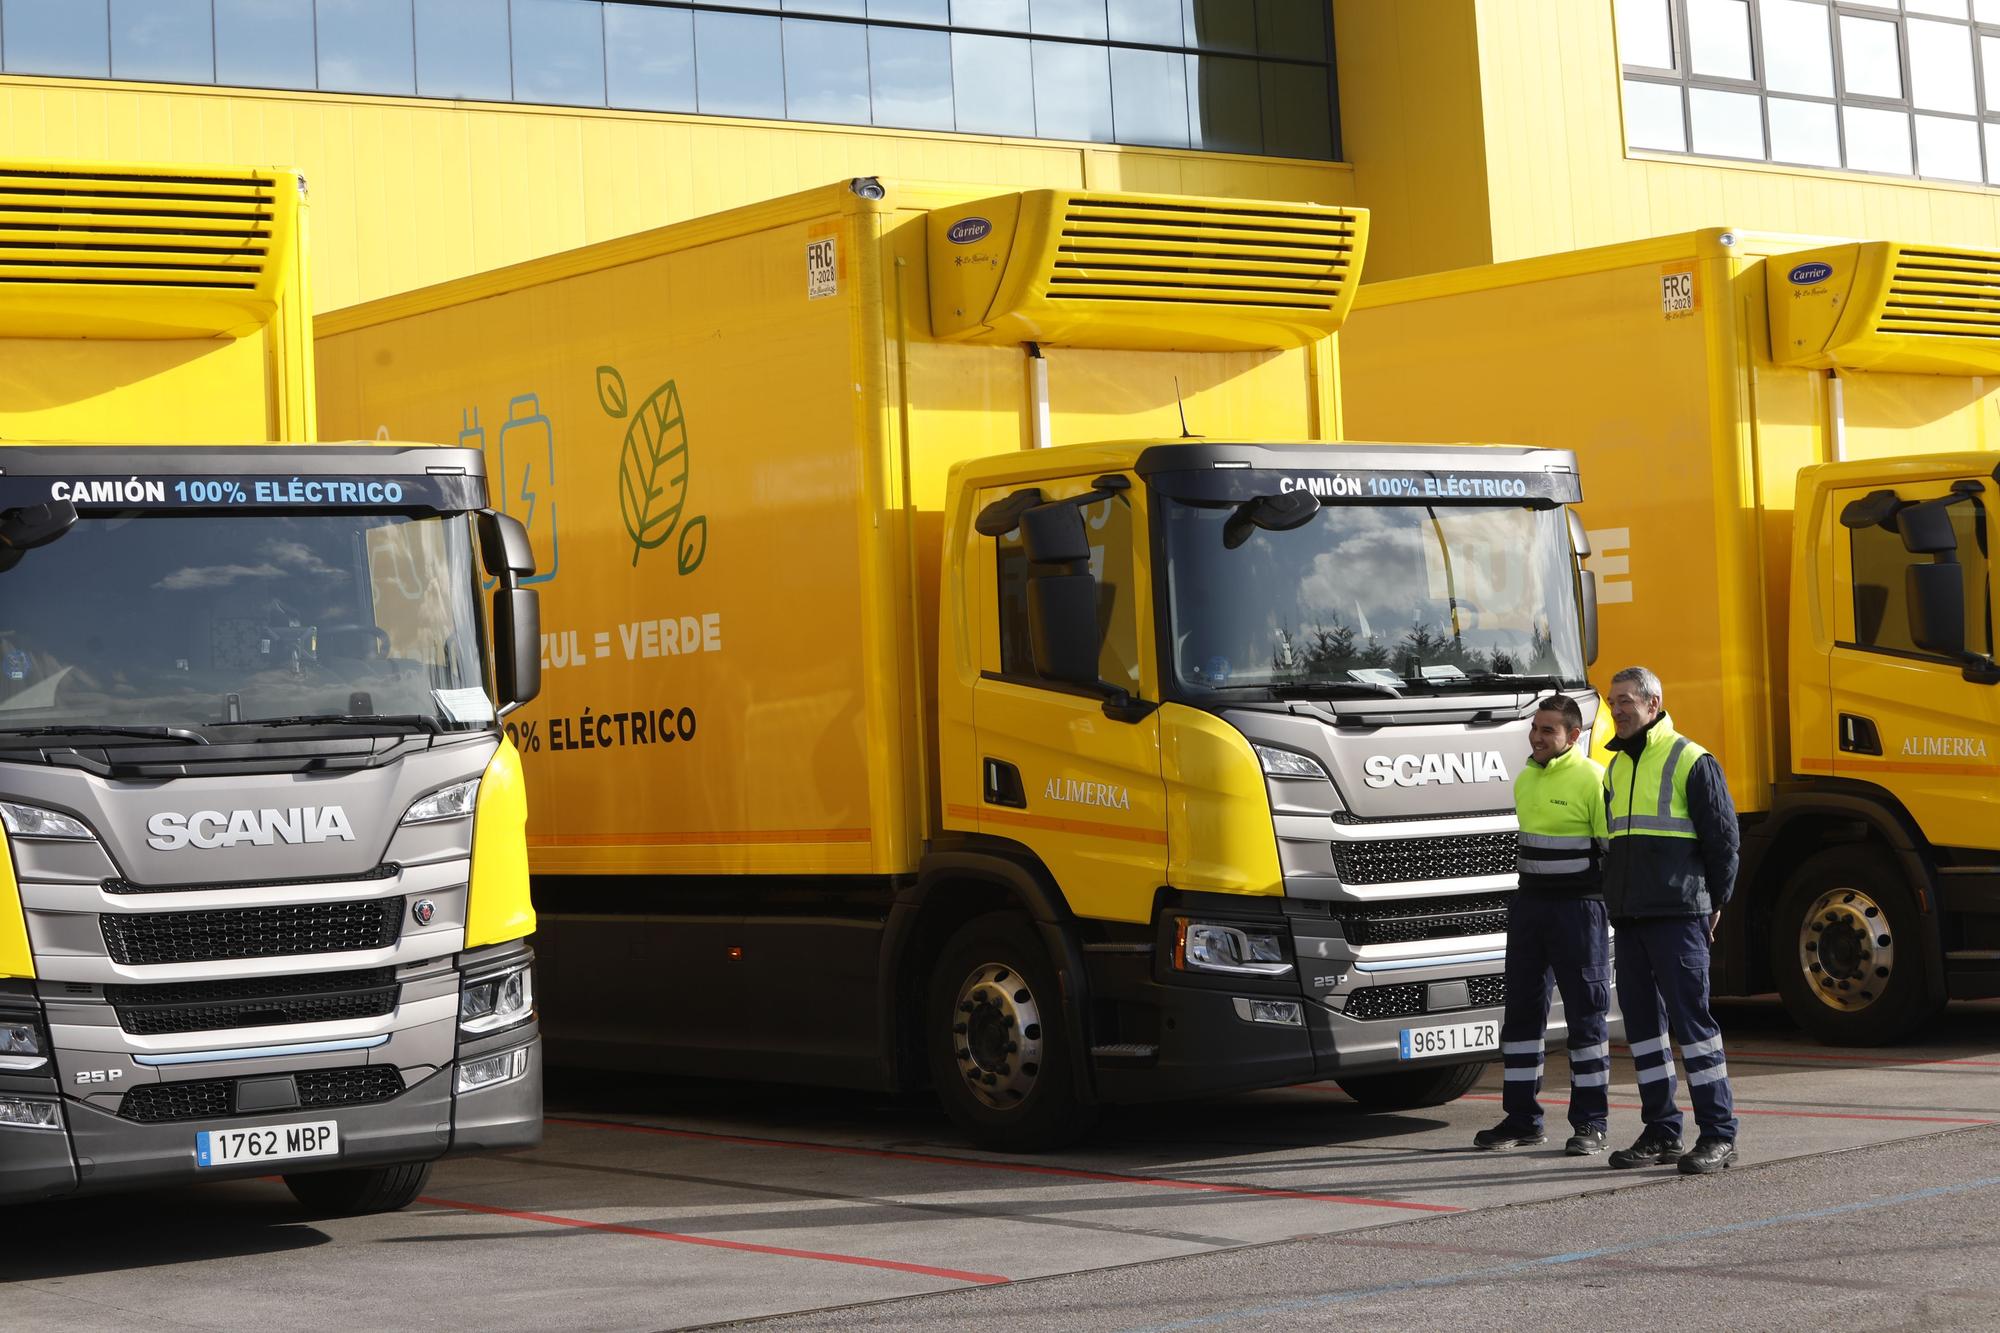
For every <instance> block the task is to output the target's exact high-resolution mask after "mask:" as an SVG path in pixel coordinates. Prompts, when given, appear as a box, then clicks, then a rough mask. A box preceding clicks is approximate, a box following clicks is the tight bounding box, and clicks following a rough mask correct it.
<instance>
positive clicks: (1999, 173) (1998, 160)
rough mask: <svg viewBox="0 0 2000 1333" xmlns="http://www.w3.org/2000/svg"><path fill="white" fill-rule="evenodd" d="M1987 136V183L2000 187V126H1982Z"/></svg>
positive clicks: (1981, 128)
mask: <svg viewBox="0 0 2000 1333" xmlns="http://www.w3.org/2000/svg"><path fill="white" fill-rule="evenodd" d="M1979 128H1980V130H1981V131H1983V132H1984V133H1985V135H1986V183H1987V184H1988V185H2000V125H1981V126H1980V127H1979Z"/></svg>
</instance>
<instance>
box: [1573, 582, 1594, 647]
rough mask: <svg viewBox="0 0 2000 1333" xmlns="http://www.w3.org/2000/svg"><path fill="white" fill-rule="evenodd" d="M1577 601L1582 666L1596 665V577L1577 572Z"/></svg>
mask: <svg viewBox="0 0 2000 1333" xmlns="http://www.w3.org/2000/svg"><path fill="white" fill-rule="evenodd" d="M1577 592H1578V594H1579V596H1578V601H1580V602H1581V603H1582V607H1581V609H1582V611H1583V664H1584V665H1585V666H1595V665H1597V575H1595V574H1593V573H1591V572H1590V571H1589V570H1587V569H1579V570H1577Z"/></svg>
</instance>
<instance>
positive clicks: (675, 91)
mask: <svg viewBox="0 0 2000 1333" xmlns="http://www.w3.org/2000/svg"><path fill="white" fill-rule="evenodd" d="M604 78H605V94H606V96H607V98H608V100H609V101H610V103H611V105H613V106H623V107H632V108H634V109H636V110H640V111H692V110H694V109H695V97H694V15H693V14H691V13H689V12H688V11H687V10H685V9H655V8H653V7H652V6H651V5H606V6H605V7H604Z"/></svg>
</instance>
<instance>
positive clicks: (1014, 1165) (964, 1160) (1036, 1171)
mask: <svg viewBox="0 0 2000 1333" xmlns="http://www.w3.org/2000/svg"><path fill="white" fill-rule="evenodd" d="M546 1120H547V1123H549V1124H551V1125H575V1126H577V1127H579V1128H582V1129H609V1130H618V1131H620V1132H623V1133H627V1134H656V1135H658V1136H660V1137H662V1138H669V1139H692V1140H695V1141H696V1142H700V1143H732V1144H736V1145H739V1146H741V1147H748V1148H789V1149H792V1150H794V1151H796V1152H816V1153H828V1154H831V1155H833V1156H838V1157H873V1158H877V1159H880V1160H883V1161H891V1162H921V1163H924V1164H925V1165H929V1166H962V1167H968V1168H971V1169H972V1170H975V1171H1007V1172H1012V1173H1014V1174H1016V1175H1024V1176H1056V1177H1059V1178H1061V1179H1064V1180H1095V1181H1101V1182H1104V1183H1106V1184H1113V1185H1153V1186H1156V1187H1158V1188H1160V1189H1170V1190H1195V1191H1198V1192H1201V1193H1205V1194H1243V1195H1249V1196H1251V1197H1254V1198H1259V1199H1304V1200H1307V1201H1309V1202H1312V1203H1348V1204H1354V1205H1355V1206H1357V1207H1361V1208H1399V1209H1404V1210H1407V1211H1410V1212H1419V1213H1459V1212H1463V1211H1465V1210H1464V1209H1462V1208H1458V1207H1455V1206H1453V1205H1451V1204H1446V1203H1411V1202H1406V1201H1404V1200H1400V1199H1368V1198H1363V1197H1361V1196H1360V1195H1357V1194H1321V1193H1319V1192H1317V1191H1314V1190H1281V1189H1271V1188H1268V1187H1266V1186H1263V1185H1228V1184H1221V1183H1218V1182H1216V1181H1209V1180H1184V1179H1181V1178H1180V1177H1177V1176H1129V1175H1123V1174H1120V1173H1117V1172H1111V1171H1083V1170H1079V1169H1077V1168H1075V1167H1067V1166H1042V1165H1039V1164H1037V1163H1034V1162H987V1161H981V1160H980V1159H979V1158H976V1157H945V1156H941V1155H937V1154H932V1153H915V1152H896V1151H894V1150H892V1149H888V1148H859V1147H852V1146H849V1145H846V1144H838V1143H808V1142H804V1141H801V1140H796V1139H759V1138H748V1137H745V1136H743V1135H740V1134H710V1133H708V1132H706V1131H704V1130H699V1129H665V1128H662V1127H660V1126H658V1125H633V1124H628V1123H626V1122H625V1121H622V1120H570V1119H565V1118H563V1117H561V1116H548V1117H546Z"/></svg>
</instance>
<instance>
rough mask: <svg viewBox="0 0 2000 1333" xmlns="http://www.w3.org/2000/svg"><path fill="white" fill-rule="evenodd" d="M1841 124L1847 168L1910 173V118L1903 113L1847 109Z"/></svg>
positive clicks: (1844, 110)
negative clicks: (1845, 144) (1844, 140)
mask: <svg viewBox="0 0 2000 1333" xmlns="http://www.w3.org/2000/svg"><path fill="white" fill-rule="evenodd" d="M1840 123H1841V125H1842V126H1844V127H1845V129H1846V131H1847V165H1848V167H1849V168H1850V169H1851V170H1854V171H1881V172H1886V173H1888V174H1889V175H1892V176H1907V175H1909V174H1910V117H1909V114H1908V113H1907V112H1903V111H1878V110H1876V109H1875V108H1873V107H1866V106H1844V107H1842V108H1841V109H1840Z"/></svg>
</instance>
